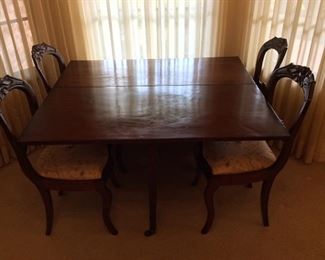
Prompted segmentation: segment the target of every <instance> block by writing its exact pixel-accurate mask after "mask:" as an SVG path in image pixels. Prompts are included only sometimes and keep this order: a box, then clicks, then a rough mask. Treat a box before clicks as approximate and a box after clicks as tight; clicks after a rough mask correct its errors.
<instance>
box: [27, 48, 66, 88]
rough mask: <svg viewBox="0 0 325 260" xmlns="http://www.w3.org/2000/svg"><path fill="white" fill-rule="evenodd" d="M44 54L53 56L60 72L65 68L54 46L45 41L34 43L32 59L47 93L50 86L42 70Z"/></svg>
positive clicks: (61, 57)
mask: <svg viewBox="0 0 325 260" xmlns="http://www.w3.org/2000/svg"><path fill="white" fill-rule="evenodd" d="M46 55H52V56H54V57H55V59H56V60H57V62H58V64H59V69H60V73H62V72H63V71H64V70H65V68H66V66H65V63H64V59H63V56H62V54H61V53H60V52H59V51H58V50H57V49H56V48H54V47H52V46H50V45H48V44H47V43H45V42H43V43H40V44H36V45H34V46H33V47H32V59H33V62H34V65H35V68H36V70H37V71H38V73H39V75H40V77H41V79H42V82H43V84H44V86H45V89H46V91H47V93H49V92H50V91H51V89H52V87H51V86H50V84H49V82H48V80H47V79H46V76H45V72H44V70H43V58H44V56H46Z"/></svg>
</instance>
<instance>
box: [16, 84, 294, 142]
mask: <svg viewBox="0 0 325 260" xmlns="http://www.w3.org/2000/svg"><path fill="white" fill-rule="evenodd" d="M286 136H289V133H288V131H287V130H286V129H285V128H284V127H283V125H282V123H280V121H279V119H278V118H277V116H276V115H275V113H274V112H273V111H272V110H271V109H270V107H269V106H268V105H267V104H266V102H265V98H264V96H263V95H262V93H261V92H260V91H259V89H258V88H257V87H256V86H255V85H244V86H240V85H219V86H157V87H154V88H153V87H145V86H144V87H123V88H118V87H116V88H114V87H111V88H80V89H78V91H76V89H74V88H65V89H63V88H55V89H53V90H52V91H51V95H49V96H48V97H47V99H46V100H45V102H44V103H43V105H42V106H41V107H40V109H39V110H38V111H37V112H36V113H35V115H34V117H33V118H32V120H31V122H30V124H29V125H28V127H27V128H26V129H25V131H24V133H23V134H22V136H21V138H20V142H23V143H26V144H40V143H41V144H58V143H81V142H94V141H97V142H109V143H123V142H126V143H128V142H142V143H143V142H169V141H181V142H183V141H201V140H242V139H247V140H248V139H249V140H252V139H254V140H256V139H277V138H278V139H279V138H283V137H286Z"/></svg>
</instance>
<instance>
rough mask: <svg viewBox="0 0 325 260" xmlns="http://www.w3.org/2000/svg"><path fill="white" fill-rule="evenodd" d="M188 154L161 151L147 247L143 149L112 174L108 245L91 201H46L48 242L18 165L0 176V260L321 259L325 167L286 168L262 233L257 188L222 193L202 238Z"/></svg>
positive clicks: (69, 197) (324, 252)
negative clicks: (114, 231)
mask: <svg viewBox="0 0 325 260" xmlns="http://www.w3.org/2000/svg"><path fill="white" fill-rule="evenodd" d="M190 150H191V149H190V146H187V147H174V146H169V147H164V148H162V149H161V152H160V164H159V186H158V188H159V193H158V197H159V213H158V233H157V234H156V235H155V236H153V237H150V238H147V237H144V236H143V231H144V230H145V228H146V227H147V198H146V195H147V193H146V170H147V168H146V158H147V157H148V156H147V154H146V153H145V152H144V151H145V150H144V148H143V147H131V148H129V147H128V149H127V150H124V156H125V157H126V161H127V163H128V168H129V172H128V173H127V174H119V175H118V177H119V180H120V182H121V184H122V187H121V188H119V189H116V188H113V194H114V201H113V203H114V204H113V208H112V219H113V222H114V224H115V225H116V227H117V228H118V230H119V235H118V236H115V237H114V236H112V235H110V234H109V233H108V232H107V230H106V229H105V226H104V224H103V223H102V219H101V205H100V199H99V197H98V196H97V194H95V193H91V192H84V193H68V194H66V195H65V196H63V197H58V196H57V194H56V193H54V194H53V200H54V207H55V211H54V213H55V215H54V227H53V234H52V235H51V236H50V237H46V236H45V235H44V229H45V217H44V209H43V204H42V202H41V199H40V196H39V194H38V193H37V191H36V189H35V188H34V187H33V185H32V184H31V183H30V182H29V181H28V180H27V179H26V178H25V176H23V174H22V173H21V172H20V169H19V167H18V165H17V164H16V163H13V164H11V165H9V166H7V167H5V168H2V169H1V170H0V177H1V182H0V259H1V260H2V259H325V164H313V165H304V164H302V163H300V162H298V161H296V160H294V159H291V160H290V161H289V163H288V164H287V166H286V167H285V169H284V170H283V171H282V173H281V174H280V175H279V176H278V178H277V180H276V182H275V184H274V186H273V190H272V193H271V200H270V224H271V226H270V227H268V228H265V227H263V226H262V221H261V216H260V208H259V192H260V184H254V187H253V189H248V188H245V187H240V186H234V187H223V188H221V189H220V190H219V191H217V193H216V200H215V204H216V207H217V213H216V219H215V223H214V225H213V227H212V230H211V231H210V233H209V234H208V235H206V236H202V235H201V234H200V229H201V227H202V225H203V222H204V218H205V208H204V204H203V199H202V191H203V188H204V179H201V181H200V184H199V186H197V187H191V186H190V185H189V183H190V181H191V179H192V177H193V174H194V170H193V169H194V163H193V161H192V160H191V156H190V155H191V154H190ZM34 156H37V154H34ZM110 186H111V185H110Z"/></svg>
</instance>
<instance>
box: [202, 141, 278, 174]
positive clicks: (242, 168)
mask: <svg viewBox="0 0 325 260" xmlns="http://www.w3.org/2000/svg"><path fill="white" fill-rule="evenodd" d="M203 152H204V157H205V159H206V160H207V162H208V163H209V165H210V167H211V168H212V173H213V174H214V175H219V174H236V173H242V172H248V171H256V170H261V169H265V168H267V167H269V166H271V165H272V164H273V163H274V162H275V160H276V157H275V155H274V153H273V152H272V150H271V148H270V147H269V145H268V144H267V142H265V141H241V142H209V143H206V144H205V145H204V151H203Z"/></svg>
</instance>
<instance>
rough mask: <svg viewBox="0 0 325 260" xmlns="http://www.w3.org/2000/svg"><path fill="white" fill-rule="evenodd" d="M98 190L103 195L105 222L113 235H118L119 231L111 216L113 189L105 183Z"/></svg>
mask: <svg viewBox="0 0 325 260" xmlns="http://www.w3.org/2000/svg"><path fill="white" fill-rule="evenodd" d="M97 192H98V193H99V194H100V195H101V197H102V201H103V220H104V223H105V225H106V227H107V229H108V230H109V232H110V233H111V234H112V235H117V234H118V231H117V230H116V228H115V227H114V225H113V224H112V222H111V218H110V208H111V204H112V193H111V191H110V190H109V189H108V188H107V187H106V186H105V184H103V185H100V187H99V188H97Z"/></svg>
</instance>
